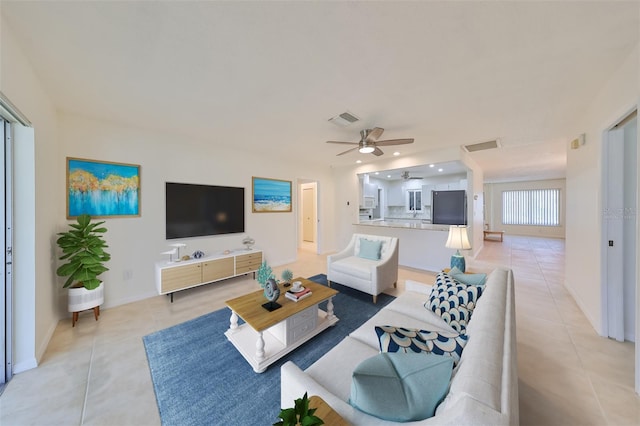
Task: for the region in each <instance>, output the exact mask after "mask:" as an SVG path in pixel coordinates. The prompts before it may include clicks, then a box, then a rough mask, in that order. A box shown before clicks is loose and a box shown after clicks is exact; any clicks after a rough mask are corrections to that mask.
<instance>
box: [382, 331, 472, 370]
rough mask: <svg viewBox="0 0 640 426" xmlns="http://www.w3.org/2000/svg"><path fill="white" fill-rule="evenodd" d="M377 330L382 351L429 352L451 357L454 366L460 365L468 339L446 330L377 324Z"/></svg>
mask: <svg viewBox="0 0 640 426" xmlns="http://www.w3.org/2000/svg"><path fill="white" fill-rule="evenodd" d="M375 330H376V334H377V335H378V343H379V344H380V352H405V353H409V352H428V353H432V354H434V355H443V356H446V357H451V358H452V359H453V365H454V366H456V365H458V362H459V361H460V356H462V350H463V349H464V346H465V345H466V344H467V340H468V337H467V336H466V335H463V334H458V333H451V332H445V331H441V332H436V331H428V330H419V329H416V328H404V327H393V326H389V325H383V326H376V327H375Z"/></svg>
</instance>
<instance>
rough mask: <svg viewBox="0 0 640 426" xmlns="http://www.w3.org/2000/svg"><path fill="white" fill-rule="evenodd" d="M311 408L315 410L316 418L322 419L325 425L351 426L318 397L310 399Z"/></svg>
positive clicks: (314, 396)
mask: <svg viewBox="0 0 640 426" xmlns="http://www.w3.org/2000/svg"><path fill="white" fill-rule="evenodd" d="M309 408H315V409H316V412H315V413H314V416H317V417H319V418H321V419H322V420H323V421H324V424H325V425H331V426H349V423H348V422H347V421H346V420H345V419H343V418H342V417H340V414H338V413H336V412H335V411H334V410H333V408H331V406H329V404H327V403H326V402H325V401H324V399H322V398H320V397H319V396H317V395H313V396H312V397H311V398H309Z"/></svg>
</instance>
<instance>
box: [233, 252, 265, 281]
mask: <svg viewBox="0 0 640 426" xmlns="http://www.w3.org/2000/svg"><path fill="white" fill-rule="evenodd" d="M261 263H262V252H261V251H259V252H254V253H247V254H241V255H239V256H236V275H240V274H246V273H249V272H253V271H257V270H258V268H259V267H260V264H261Z"/></svg>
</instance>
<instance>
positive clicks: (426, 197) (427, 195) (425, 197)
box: [422, 185, 436, 206]
mask: <svg viewBox="0 0 640 426" xmlns="http://www.w3.org/2000/svg"><path fill="white" fill-rule="evenodd" d="M435 190H436V186H435V185H422V204H423V205H425V206H430V205H431V191H435Z"/></svg>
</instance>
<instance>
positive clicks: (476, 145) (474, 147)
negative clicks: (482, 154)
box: [462, 139, 501, 152]
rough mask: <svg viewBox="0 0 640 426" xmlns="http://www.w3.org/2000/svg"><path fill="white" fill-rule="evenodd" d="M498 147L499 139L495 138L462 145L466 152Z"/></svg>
mask: <svg viewBox="0 0 640 426" xmlns="http://www.w3.org/2000/svg"><path fill="white" fill-rule="evenodd" d="M500 147H501V145H500V140H499V139H496V140H493V141H487V142H480V143H472V144H470V145H462V149H464V150H465V151H467V152H477V151H484V150H487V149H495V148H500Z"/></svg>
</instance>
